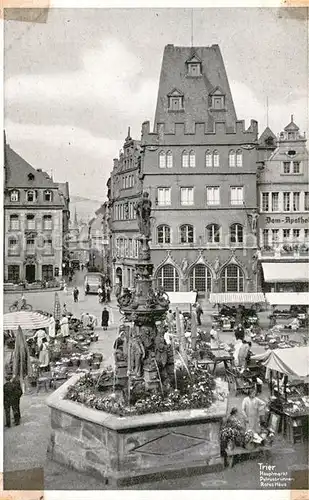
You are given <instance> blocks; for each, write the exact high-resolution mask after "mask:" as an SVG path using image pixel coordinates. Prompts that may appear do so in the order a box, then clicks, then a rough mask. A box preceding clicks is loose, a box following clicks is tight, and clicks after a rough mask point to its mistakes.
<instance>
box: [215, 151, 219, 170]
mask: <svg viewBox="0 0 309 500" xmlns="http://www.w3.org/2000/svg"><path fill="white" fill-rule="evenodd" d="M213 159H214V167H219V164H220V157H219V153H218V151H214V155H213Z"/></svg>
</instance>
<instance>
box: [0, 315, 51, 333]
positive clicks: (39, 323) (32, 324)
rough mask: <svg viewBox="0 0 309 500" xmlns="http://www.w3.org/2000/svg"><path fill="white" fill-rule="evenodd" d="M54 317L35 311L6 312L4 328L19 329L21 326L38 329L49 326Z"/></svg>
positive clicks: (27, 328)
mask: <svg viewBox="0 0 309 500" xmlns="http://www.w3.org/2000/svg"><path fill="white" fill-rule="evenodd" d="M52 322H53V319H52V318H51V317H48V316H44V314H40V313H38V312H35V311H16V312H10V313H6V314H4V316H3V330H18V327H19V326H20V327H21V328H22V329H23V330H37V329H39V328H48V327H49V326H50V325H51V324H52Z"/></svg>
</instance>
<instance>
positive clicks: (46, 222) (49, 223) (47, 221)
mask: <svg viewBox="0 0 309 500" xmlns="http://www.w3.org/2000/svg"><path fill="white" fill-rule="evenodd" d="M43 229H44V230H46V231H51V230H52V229H53V219H52V216H51V215H44V216H43Z"/></svg>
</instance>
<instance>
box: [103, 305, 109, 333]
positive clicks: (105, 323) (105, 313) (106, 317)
mask: <svg viewBox="0 0 309 500" xmlns="http://www.w3.org/2000/svg"><path fill="white" fill-rule="evenodd" d="M108 320H109V312H108V310H107V309H106V307H104V309H103V311H102V327H103V330H107V327H108Z"/></svg>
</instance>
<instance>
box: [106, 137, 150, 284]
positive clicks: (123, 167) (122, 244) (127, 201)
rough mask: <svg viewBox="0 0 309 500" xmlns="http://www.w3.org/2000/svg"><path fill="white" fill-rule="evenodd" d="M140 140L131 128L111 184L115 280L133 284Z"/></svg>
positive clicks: (115, 282)
mask: <svg viewBox="0 0 309 500" xmlns="http://www.w3.org/2000/svg"><path fill="white" fill-rule="evenodd" d="M140 154H141V151H140V141H136V140H134V139H132V137H131V135H130V129H129V130H128V135H127V137H126V139H125V142H124V145H123V151H122V152H121V153H120V155H119V158H118V159H115V160H114V168H113V170H112V172H111V178H110V181H109V183H108V184H109V185H108V190H109V193H108V198H109V204H108V207H109V209H110V213H109V214H108V217H109V227H110V230H111V236H112V237H111V252H112V282H113V284H114V285H119V286H121V287H128V288H131V287H133V286H134V272H135V264H136V261H137V259H138V247H139V242H138V240H137V236H138V227H137V221H136V214H135V203H136V202H137V200H138V198H139V197H140V195H141V192H142V184H141V178H140Z"/></svg>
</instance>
